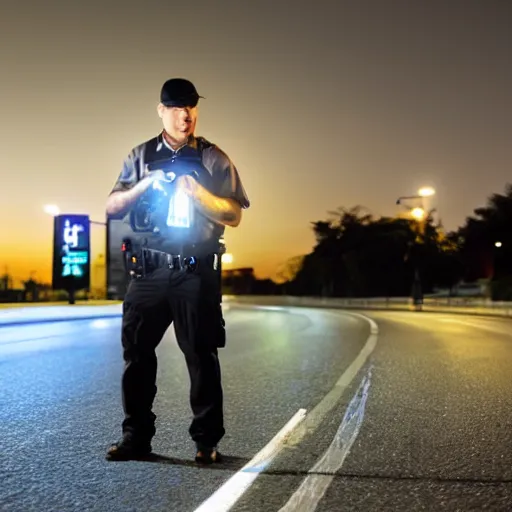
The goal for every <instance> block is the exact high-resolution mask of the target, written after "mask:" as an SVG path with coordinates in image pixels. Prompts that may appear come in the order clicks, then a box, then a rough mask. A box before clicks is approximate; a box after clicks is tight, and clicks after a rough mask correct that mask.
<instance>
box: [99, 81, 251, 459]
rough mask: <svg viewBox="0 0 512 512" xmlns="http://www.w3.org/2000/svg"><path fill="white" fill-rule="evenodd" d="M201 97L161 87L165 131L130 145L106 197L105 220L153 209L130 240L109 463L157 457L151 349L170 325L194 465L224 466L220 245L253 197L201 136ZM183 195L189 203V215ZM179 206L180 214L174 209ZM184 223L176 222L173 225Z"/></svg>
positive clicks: (186, 86) (183, 88)
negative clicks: (184, 375)
mask: <svg viewBox="0 0 512 512" xmlns="http://www.w3.org/2000/svg"><path fill="white" fill-rule="evenodd" d="M199 98H202V96H199V94H198V93H197V90H196V88H195V86H194V85H193V84H192V83H191V82H190V81H188V80H185V79H183V78H173V79H170V80H168V81H166V82H165V83H164V85H163V86H162V89H161V95H160V103H159V104H158V108H157V110H158V115H159V117H160V119H161V120H162V123H163V130H162V132H161V133H160V134H159V135H158V136H157V137H154V138H152V139H150V140H148V141H146V142H144V143H143V144H140V145H138V146H137V147H135V148H134V149H132V151H131V152H130V153H129V155H128V156H127V158H126V159H125V162H124V166H123V168H122V171H121V173H120V175H119V177H118V180H117V182H116V184H115V185H114V187H113V190H112V192H111V194H110V195H109V197H108V200H107V214H108V215H110V216H118V217H119V216H121V217H123V216H124V219H127V220H126V222H130V223H131V225H132V226H133V225H134V224H133V223H135V224H136V223H137V219H139V220H140V218H143V219H146V220H147V215H145V214H144V212H143V214H142V215H140V208H142V207H143V206H141V205H146V207H147V206H148V205H149V206H150V207H149V209H148V208H147V210H146V214H147V213H148V211H149V212H150V214H152V215H153V217H156V218H155V219H153V221H152V224H151V225H150V227H149V228H148V229H147V230H146V232H144V230H143V229H142V235H141V234H140V233H138V232H134V233H133V237H132V239H131V240H130V243H131V244H132V247H131V248H130V250H131V251H132V252H131V254H130V258H129V260H130V262H131V263H133V266H132V267H131V268H132V270H131V280H130V282H129V285H128V289H127V292H126V295H125V298H124V303H123V320H122V347H123V359H124V362H125V367H124V372H123V376H122V401H123V410H124V415H125V417H124V421H123V422H122V434H123V435H122V438H121V439H120V440H119V441H118V442H117V443H115V444H113V445H112V446H111V447H110V449H109V450H108V452H107V456H106V457H107V459H108V460H127V459H133V458H140V457H142V456H145V455H148V454H149V453H151V450H152V448H151V440H152V438H153V436H154V435H155V432H156V430H155V419H156V416H155V414H154V413H153V411H152V406H153V401H154V398H155V395H156V390H157V388H156V374H157V360H156V355H155V349H156V347H157V346H158V344H159V343H160V341H161V339H162V337H163V335H164V334H165V332H166V330H167V329H168V327H169V326H170V325H171V323H172V324H173V325H174V330H175V334H176V339H177V342H178V345H179V347H180V349H181V351H182V352H183V354H184V356H185V361H186V364H187V367H188V371H189V376H190V384H191V386H190V405H191V408H192V413H193V420H192V424H191V425H190V429H189V433H190V436H191V438H192V440H193V441H194V442H195V444H196V456H195V459H196V461H197V462H200V463H211V462H216V461H219V460H220V454H219V453H218V451H217V445H218V443H219V441H220V440H221V438H222V437H223V436H224V433H225V430H224V423H223V390H222V385H221V372H220V366H219V359H218V348H219V347H223V346H224V344H225V332H224V320H223V317H222V310H221V296H222V294H221V289H220V287H221V284H220V283H221V279H220V257H221V249H222V247H221V245H220V243H219V239H220V238H222V235H223V233H224V229H225V226H231V227H236V226H238V225H239V223H240V220H241V211H242V209H245V208H248V207H249V200H248V198H247V195H246V193H245V190H244V187H243V185H242V183H241V180H240V177H239V174H238V171H237V169H236V168H235V166H234V165H233V163H232V162H231V160H230V159H229V157H228V156H227V155H226V154H225V153H224V152H223V151H222V150H221V149H219V148H218V147H217V146H216V145H214V144H212V143H211V142H209V141H207V140H206V139H205V138H203V137H197V136H195V127H196V121H197V117H198V110H197V105H198V102H199ZM179 194H180V195H181V199H180V201H178V200H177V199H176V198H177V197H178V195H179ZM171 197H173V198H174V199H170V198H171ZM183 198H186V199H187V201H188V202H189V204H190V208H189V209H185V211H183ZM155 202H156V203H158V204H159V205H160V206H158V207H155V206H154V203H155ZM178 202H180V204H181V208H182V211H181V213H178V212H177V211H171V210H172V209H173V208H174V209H175V210H176V209H177V204H178ZM162 205H163V208H162ZM172 205H174V206H172ZM178 217H179V219H178V220H179V222H174V223H173V222H171V221H170V219H171V220H172V219H174V220H176V219H177V218H178ZM185 217H186V218H185ZM134 219H135V220H134Z"/></svg>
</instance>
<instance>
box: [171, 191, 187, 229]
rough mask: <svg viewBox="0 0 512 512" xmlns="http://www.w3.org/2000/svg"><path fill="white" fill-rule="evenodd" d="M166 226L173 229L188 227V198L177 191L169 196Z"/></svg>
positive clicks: (182, 192) (183, 193)
mask: <svg viewBox="0 0 512 512" xmlns="http://www.w3.org/2000/svg"><path fill="white" fill-rule="evenodd" d="M167 226H169V227H173V228H189V227H190V198H189V197H188V196H187V194H186V193H185V192H184V191H183V190H180V189H178V191H177V192H176V193H175V194H174V195H173V196H171V199H170V201H169V210H168V213H167Z"/></svg>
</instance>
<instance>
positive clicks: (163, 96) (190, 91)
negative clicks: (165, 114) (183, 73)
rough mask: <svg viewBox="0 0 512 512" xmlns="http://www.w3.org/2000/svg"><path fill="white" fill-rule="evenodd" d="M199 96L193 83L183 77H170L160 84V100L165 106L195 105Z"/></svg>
mask: <svg viewBox="0 0 512 512" xmlns="http://www.w3.org/2000/svg"><path fill="white" fill-rule="evenodd" d="M199 98H203V96H199V94H198V93H197V90H196V88H195V86H194V84H193V83H192V82H191V81H190V80H187V79H185V78H171V79H169V80H167V81H166V82H165V83H164V85H163V86H162V90H161V92H160V102H161V103H163V104H164V105H165V106H166V107H195V106H196V105H197V104H198V103H199Z"/></svg>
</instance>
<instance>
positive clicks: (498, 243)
mask: <svg viewBox="0 0 512 512" xmlns="http://www.w3.org/2000/svg"><path fill="white" fill-rule="evenodd" d="M494 245H495V246H496V247H501V246H502V245H503V244H502V243H501V242H495V244H494Z"/></svg>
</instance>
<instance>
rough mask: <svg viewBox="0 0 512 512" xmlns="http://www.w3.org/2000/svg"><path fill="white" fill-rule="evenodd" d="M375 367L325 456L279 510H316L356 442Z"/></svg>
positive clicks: (359, 391) (302, 511)
mask: <svg viewBox="0 0 512 512" xmlns="http://www.w3.org/2000/svg"><path fill="white" fill-rule="evenodd" d="M370 381H371V369H370V372H369V373H368V375H365V376H364V377H363V380H362V382H361V384H360V385H359V388H358V390H357V392H356V394H355V395H354V397H353V398H352V400H351V401H350V403H349V404H348V407H347V410H346V411H345V415H344V417H343V420H342V422H341V424H340V426H339V428H338V431H337V432H336V435H335V436H334V439H333V441H332V443H331V445H330V446H329V448H328V449H327V450H326V451H325V453H324V455H323V456H322V458H321V459H320V460H319V461H318V462H317V463H316V464H315V465H314V466H313V467H312V468H311V469H310V470H309V473H313V474H310V475H308V476H307V477H306V478H305V479H304V481H303V482H302V484H301V486H300V487H299V488H298V489H297V490H296V491H295V492H294V493H293V495H292V496H291V498H290V499H289V500H288V502H287V503H286V505H285V506H284V507H282V508H281V509H280V511H279V512H297V511H300V512H313V511H314V510H315V509H316V508H317V506H318V504H319V503H320V501H321V500H322V498H323V496H324V494H325V492H326V491H327V489H328V488H329V486H330V485H331V482H332V481H333V479H334V476H335V473H336V471H338V470H339V469H340V468H341V466H342V465H343V463H344V462H345V459H346V458H347V455H348V454H349V452H350V449H351V448H352V445H353V444H354V441H355V440H356V438H357V436H358V435H359V431H360V430H361V425H362V423H363V418H364V412H365V407H366V400H367V398H368V390H369V388H370ZM314 473H322V474H314Z"/></svg>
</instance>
